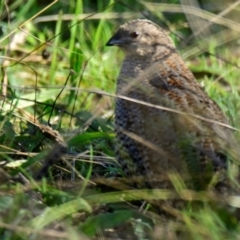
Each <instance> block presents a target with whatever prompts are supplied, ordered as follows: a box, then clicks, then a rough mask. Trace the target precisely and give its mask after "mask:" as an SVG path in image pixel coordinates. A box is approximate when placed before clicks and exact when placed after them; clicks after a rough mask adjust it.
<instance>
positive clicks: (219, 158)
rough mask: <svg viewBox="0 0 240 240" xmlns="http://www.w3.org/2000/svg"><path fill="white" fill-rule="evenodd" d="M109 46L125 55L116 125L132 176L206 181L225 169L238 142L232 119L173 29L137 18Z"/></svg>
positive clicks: (125, 165)
mask: <svg viewBox="0 0 240 240" xmlns="http://www.w3.org/2000/svg"><path fill="white" fill-rule="evenodd" d="M107 46H117V47H119V48H120V49H121V50H122V51H123V52H124V53H125V59H124V61H123V63H122V67H121V71H120V74H119V77H118V79H117V91H116V107H115V129H116V135H117V143H116V156H117V159H118V161H119V163H120V164H121V165H122V168H123V171H124V172H125V174H126V176H133V175H138V176H139V175H140V176H144V177H145V178H146V179H147V181H150V182H157V181H158V180H159V179H160V178H161V176H163V175H164V174H166V173H167V172H168V171H177V172H180V173H183V172H184V173H186V172H188V173H189V174H190V175H191V176H199V178H200V179H205V180H204V181H206V175H208V173H211V172H215V171H216V170H220V169H225V167H226V164H227V163H226V155H225V154H226V148H227V147H228V145H229V144H230V142H232V141H234V140H233V137H232V132H231V131H230V130H229V129H227V128H226V127H224V126H223V125H224V124H226V125H227V124H228V120H227V119H226V117H225V116H224V114H223V112H222V111H221V109H220V108H219V106H218V105H217V104H216V103H215V102H214V101H213V100H212V99H211V98H210V97H209V96H208V95H207V94H206V93H205V91H204V89H203V88H202V87H201V85H200V84H199V83H198V82H197V81H196V79H195V78H194V76H193V74H192V73H191V71H190V70H189V69H188V67H187V66H186V65H185V63H184V61H183V59H182V58H181V57H180V56H179V54H178V53H177V51H176V48H175V46H174V44H173V43H172V41H171V39H170V38H169V36H168V34H167V32H166V31H165V30H164V29H162V28H161V27H159V26H158V25H156V24H154V23H153V22H151V21H149V20H139V19H138V20H132V21H129V22H127V23H125V24H123V25H122V26H120V27H119V29H118V30H117V32H116V33H115V34H114V35H113V37H112V38H111V39H110V40H109V41H108V42H107ZM206 173H207V174H206ZM208 180H209V178H208ZM152 186H156V185H154V184H152Z"/></svg>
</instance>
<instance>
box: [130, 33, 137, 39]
mask: <svg viewBox="0 0 240 240" xmlns="http://www.w3.org/2000/svg"><path fill="white" fill-rule="evenodd" d="M138 35H139V34H138V32H132V33H131V34H130V36H131V38H137V37H138Z"/></svg>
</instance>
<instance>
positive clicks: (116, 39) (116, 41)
mask: <svg viewBox="0 0 240 240" xmlns="http://www.w3.org/2000/svg"><path fill="white" fill-rule="evenodd" d="M123 44H124V42H123V40H122V39H121V37H120V36H119V35H118V34H115V35H113V36H112V37H111V38H110V39H109V41H108V42H107V43H106V46H121V45H123Z"/></svg>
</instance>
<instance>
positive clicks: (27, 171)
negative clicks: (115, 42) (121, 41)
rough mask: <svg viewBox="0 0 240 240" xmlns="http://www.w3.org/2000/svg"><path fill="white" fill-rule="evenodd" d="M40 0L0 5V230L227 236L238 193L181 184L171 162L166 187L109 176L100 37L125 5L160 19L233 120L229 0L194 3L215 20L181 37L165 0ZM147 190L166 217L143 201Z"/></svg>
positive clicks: (85, 235)
mask: <svg viewBox="0 0 240 240" xmlns="http://www.w3.org/2000/svg"><path fill="white" fill-rule="evenodd" d="M43 2H44V1H37V0H31V1H26V2H23V1H21V0H18V1H14V2H12V3H8V5H7V3H3V2H1V5H0V7H1V10H2V11H1V12H2V18H1V20H0V24H1V31H2V32H1V40H0V42H1V55H2V57H1V65H2V68H1V75H2V88H1V95H2V96H1V115H0V117H1V121H0V129H1V135H0V144H1V145H0V149H1V152H0V153H1V154H0V164H1V168H0V171H1V174H0V236H1V237H0V238H1V239H4V240H8V239H11V240H12V239H13V240H15V239H16V240H18V239H19V240H20V239H21V240H22V239H43V238H47V239H98V238H100V237H102V238H101V239H105V238H106V239H107V238H108V239H116V235H118V236H120V238H121V236H122V238H123V239H126V238H127V237H129V239H133V238H134V236H135V239H203V238H204V239H238V238H239V235H240V229H239V226H238V221H237V218H236V217H235V215H233V214H232V212H233V210H234V207H235V208H236V209H237V210H239V199H238V197H235V198H233V196H225V197H222V196H215V195H211V194H210V193H209V192H207V191H206V192H194V191H190V190H189V189H187V187H186V186H185V183H184V181H183V180H182V178H181V177H180V176H178V175H177V174H172V175H170V179H171V181H172V183H173V185H174V187H175V191H172V190H164V189H157V190H146V189H138V190H137V189H134V190H133V189H128V188H127V187H126V186H127V183H128V181H131V180H128V179H118V178H117V179H115V178H114V179H113V178H112V177H116V176H117V177H118V176H121V174H122V172H121V169H120V167H119V166H118V164H117V163H116V161H115V158H114V157H115V155H114V130H113V129H114V127H113V118H114V116H113V109H114V97H111V96H113V95H114V92H115V84H116V82H115V79H116V78H117V75H118V72H119V68H120V64H121V60H122V57H123V56H122V53H121V52H120V51H118V49H116V48H111V49H110V48H107V47H105V44H106V42H107V41H108V39H109V38H110V37H111V36H112V34H113V32H114V30H115V29H116V27H117V26H119V25H120V24H121V23H123V22H126V21H127V20H128V19H133V18H136V15H138V16H139V17H143V15H142V14H145V15H147V16H148V17H149V18H150V19H152V20H154V21H155V22H156V23H159V24H161V25H163V24H165V25H168V27H169V29H170V30H171V32H170V35H171V37H172V38H173V40H174V42H175V43H176V45H177V46H178V49H179V51H180V53H181V55H182V56H183V57H184V58H185V61H186V62H187V64H188V66H189V68H190V69H191V70H192V71H193V73H194V74H195V76H196V78H197V80H198V81H199V82H201V83H202V84H203V85H204V88H205V89H206V91H207V92H208V94H209V95H210V96H211V97H212V98H213V99H214V100H215V101H216V102H217V103H218V104H219V105H220V106H221V108H222V109H223V110H224V112H225V113H226V115H227V116H228V117H229V119H230V121H231V124H232V125H233V126H234V127H236V128H237V129H239V121H238V119H239V109H240V106H239V102H240V99H239V86H238V85H239V84H238V79H239V75H240V71H239V67H238V66H240V63H239V60H238V56H239V53H238V51H237V49H238V41H237V36H238V34H237V33H238V32H237V27H238V23H237V20H236V19H235V18H234V17H235V15H234V14H235V13H236V11H237V9H238V8H239V6H236V8H234V9H230V7H231V6H232V5H233V4H231V3H230V2H229V5H228V7H229V11H228V15H227V17H226V16H225V15H220V10H221V9H220V10H219V9H215V12H214V13H213V11H212V13H211V12H210V10H208V9H206V12H204V13H203V18H204V19H208V20H209V19H212V17H213V16H215V17H218V18H219V19H220V20H219V21H220V24H218V25H217V24H215V23H214V24H213V25H212V26H211V27H212V28H208V30H209V29H210V30H211V31H210V32H211V35H210V36H208V35H204V34H203V35H201V36H202V37H199V36H196V38H195V39H192V40H191V41H190V42H189V43H188V44H184V40H186V39H187V38H188V37H189V36H191V33H192V29H194V26H193V25H192V24H193V22H187V20H186V18H185V17H184V15H183V13H181V11H182V9H183V8H182V7H181V6H180V4H179V3H178V2H177V1H172V4H171V3H169V4H162V3H159V1H155V4H154V3H153V2H149V1H146V0H145V1H133V3H132V4H129V3H128V2H127V1H125V2H123V4H122V1H113V0H109V1H95V2H92V1H87V0H86V1H84V0H77V1H73V0H70V1H68V2H60V1H55V2H53V3H52V4H50V5H51V6H50V5H47V4H49V3H43ZM226 2H228V1H226ZM173 4H174V5H173ZM205 7H206V8H207V7H208V6H205ZM160 9H165V11H160ZM189 9H190V8H189ZM227 9H228V8H227ZM142 11H145V12H143V13H142ZM160 12H161V13H160ZM216 12H217V13H216ZM67 14H70V15H67ZM84 14H89V17H86V15H84ZM124 14H125V15H124ZM33 16H35V17H34V18H32V17H33ZM54 16H57V17H56V20H54V19H55V18H54ZM79 16H80V18H79ZM81 16H83V18H82V17H81ZM104 16H108V17H109V16H110V18H109V19H105V18H104ZM194 16H195V20H196V21H199V18H198V17H197V16H196V15H194ZM42 17H45V19H47V21H44V20H43V18H42ZM225 17H226V18H227V20H228V21H227V20H225V21H224V18H225ZM66 18H67V19H68V20H66ZM230 20H231V21H230ZM211 22H214V19H212V21H210V23H211ZM225 23H228V25H227V27H226V24H225ZM221 24H222V25H221ZM19 26H21V27H20V29H19V28H18V27H19ZM226 33H227V34H226ZM199 46H200V47H199ZM205 51H206V52H205ZM208 53H210V54H208ZM45 126H50V127H49V128H44V127H45ZM55 131H56V132H55ZM236 137H237V138H238V133H237V132H236ZM238 139H239V138H238ZM65 143H66V145H65ZM44 166H45V168H44ZM46 166H47V167H46ZM40 171H42V172H43V173H44V176H45V177H44V178H40V179H39V178H37V177H36V176H37V175H38V174H39V172H40ZM156 199H157V200H164V204H163V206H162V209H164V211H165V212H167V213H168V216H167V217H166V216H162V215H159V214H158V213H157V212H156V211H154V208H152V207H151V203H153V202H154V200H156ZM173 199H181V200H185V202H186V203H187V204H186V206H185V207H184V209H182V210H179V209H175V208H173V207H171V206H168V204H167V203H168V202H169V201H171V200H173ZM196 202H197V203H200V204H195V203H196ZM225 202H227V204H225ZM165 203H166V204H165ZM236 209H235V210H236ZM176 219H177V221H176Z"/></svg>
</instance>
